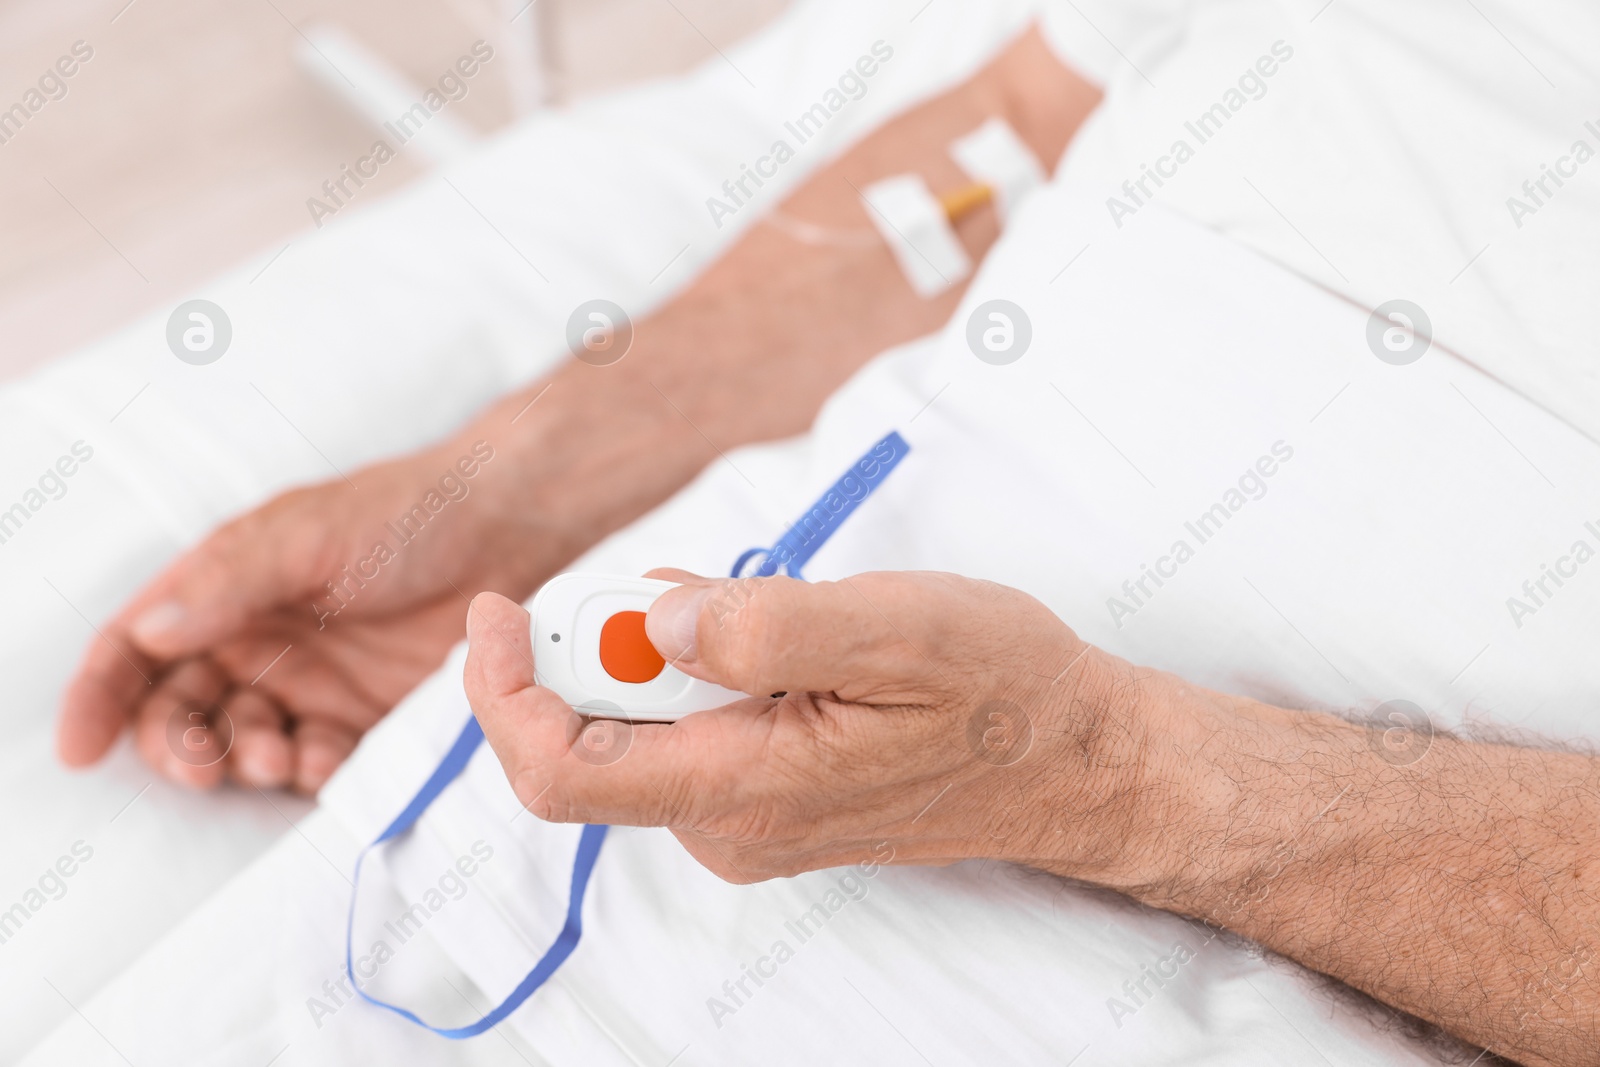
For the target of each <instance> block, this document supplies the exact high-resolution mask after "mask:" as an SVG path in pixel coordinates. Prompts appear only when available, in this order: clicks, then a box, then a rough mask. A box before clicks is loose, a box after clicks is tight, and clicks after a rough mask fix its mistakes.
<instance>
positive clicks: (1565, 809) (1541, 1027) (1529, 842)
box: [1062, 672, 1600, 1064]
mask: <svg viewBox="0 0 1600 1067" xmlns="http://www.w3.org/2000/svg"><path fill="white" fill-rule="evenodd" d="M1135 686H1136V688H1137V690H1138V692H1139V694H1140V695H1139V698H1138V699H1139V700H1140V701H1141V702H1144V701H1148V702H1150V703H1151V704H1152V705H1153V708H1152V711H1153V716H1152V723H1151V725H1152V727H1153V728H1154V734H1153V737H1152V741H1154V740H1155V738H1157V737H1159V738H1162V741H1161V742H1160V743H1153V744H1151V746H1150V751H1151V753H1152V754H1153V755H1154V757H1155V758H1154V759H1153V760H1152V763H1151V766H1150V767H1149V768H1148V774H1149V775H1150V778H1151V780H1152V781H1154V782H1157V783H1159V784H1160V788H1161V792H1160V798H1161V803H1159V804H1157V805H1154V806H1153V807H1152V806H1149V805H1141V808H1142V813H1135V812H1132V811H1130V812H1129V813H1128V814H1129V821H1128V824H1127V826H1128V829H1129V830H1131V831H1132V833H1131V835H1130V836H1131V837H1132V839H1133V840H1135V841H1137V842H1139V847H1138V848H1137V849H1136V850H1135V853H1136V854H1137V855H1139V856H1140V857H1142V859H1141V862H1140V864H1139V865H1138V866H1136V867H1134V868H1133V869H1129V870H1125V871H1123V872H1121V873H1120V877H1119V878H1118V879H1117V882H1118V883H1119V884H1118V886H1117V887H1118V888H1121V889H1123V890H1124V891H1126V892H1128V893H1130V894H1131V895H1133V896H1135V897H1137V898H1138V899H1140V900H1143V901H1144V902H1146V903H1148V904H1151V905H1154V906H1156V907H1160V908H1166V909H1169V910H1172V911H1178V912H1182V913H1184V914H1187V915H1193V916H1196V917H1198V918H1201V919H1205V920H1208V921H1210V922H1214V923H1217V924H1220V925H1223V926H1226V927H1228V928H1230V929H1233V930H1236V931H1238V932H1239V933H1242V934H1244V935H1246V936H1248V937H1251V938H1254V939H1255V940H1257V941H1259V942H1261V943H1262V944H1264V945H1266V946H1268V947H1270V948H1272V949H1274V950H1276V951H1278V952H1281V953H1282V954H1284V955H1286V956H1289V957H1291V958H1293V959H1296V960H1299V961H1300V962H1302V963H1304V964H1305V965H1307V966H1308V967H1313V968H1315V969H1316V970H1319V971H1323V972H1325V973H1327V974H1330V975H1333V976H1335V977H1337V978H1339V979H1341V980H1342V981H1344V982H1347V983H1349V984H1350V985H1352V986H1355V987H1356V988H1357V989H1361V990H1363V991H1365V992H1367V993H1370V994H1371V995H1372V996H1374V997H1377V998H1378V999H1380V1000H1383V1001H1385V1002H1387V1003H1389V1004H1393V1005H1395V1006H1396V1007H1400V1008H1403V1009H1405V1010H1406V1011H1409V1012H1411V1013H1413V1014H1415V1015H1418V1016H1421V1017H1422V1018H1425V1019H1428V1020H1430V1021H1432V1022H1435V1023H1437V1024H1438V1025H1440V1026H1441V1027H1443V1028H1444V1029H1446V1030H1448V1031H1450V1032H1452V1033H1455V1034H1458V1035H1460V1036H1462V1037H1465V1038H1467V1039H1468V1040H1471V1041H1473V1042H1475V1043H1477V1044H1480V1045H1483V1046H1485V1047H1487V1048H1489V1049H1491V1050H1492V1051H1493V1052H1495V1053H1496V1054H1498V1055H1500V1056H1504V1057H1506V1058H1509V1059H1513V1060H1517V1061H1519V1062H1525V1063H1530V1064H1531V1063H1541V1064H1542V1063H1549V1064H1579V1063H1583V1064H1594V1063H1600V883H1597V881H1596V879H1600V762H1597V761H1596V760H1595V759H1594V758H1593V757H1590V756H1586V755H1580V754H1577V753H1567V752H1550V751H1543V750H1539V749H1532V748H1521V747H1515V746H1511V745H1503V744H1482V743H1470V742H1466V741H1462V740H1458V739H1456V738H1452V737H1447V736H1443V735H1431V736H1430V735H1429V734H1428V733H1426V732H1411V731H1407V730H1406V729H1405V728H1402V727H1393V728H1392V730H1394V731H1398V732H1397V733H1390V732H1389V731H1385V730H1381V729H1380V730H1374V729H1371V728H1364V727H1362V726H1359V725H1354V724H1351V723H1347V722H1343V721H1341V720H1339V719H1335V718H1332V717H1330V716H1326V715H1318V714H1313V713H1309V712H1295V711H1285V710H1283V709H1281V708H1275V707H1270V706H1267V705H1263V704H1259V703H1255V702H1253V701H1247V700H1240V699H1234V698H1226V697H1222V696H1220V695H1218V694H1214V693H1208V692H1206V691H1204V690H1200V689H1198V688H1196V687H1193V686H1187V685H1184V684H1182V683H1181V682H1179V681H1178V680H1177V679H1174V678H1171V677H1170V676H1166V675H1158V674H1153V673H1144V672H1140V677H1139V680H1138V681H1137V682H1135ZM1386 734H1388V736H1386ZM1152 814H1154V815H1157V816H1158V817H1157V818H1154V819H1152V818H1151V817H1150V816H1151V815H1152ZM1062 873H1071V872H1070V871H1063V872H1062Z"/></svg>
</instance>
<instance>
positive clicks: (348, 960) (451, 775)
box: [344, 432, 911, 1040]
mask: <svg viewBox="0 0 1600 1067" xmlns="http://www.w3.org/2000/svg"><path fill="white" fill-rule="evenodd" d="M910 451H911V446H910V445H908V444H906V442H905V439H904V438H902V437H901V436H900V435H899V434H898V433H895V432H891V433H889V435H888V436H886V437H884V438H883V439H882V440H880V441H879V442H878V443H877V444H875V445H873V446H872V447H871V448H870V449H868V450H867V452H866V454H865V455H863V456H862V457H861V458H860V459H859V460H857V461H856V462H855V464H854V466H852V467H851V468H850V469H849V470H847V471H845V473H844V475H843V476H842V477H841V478H840V479H839V480H838V481H836V482H834V483H833V485H832V486H830V487H829V488H828V491H827V492H825V493H823V494H822V496H821V497H820V498H818V500H817V502H816V503H815V504H813V505H812V506H811V508H810V510H809V511H807V512H806V513H805V514H804V515H802V516H801V517H800V520H799V521H798V522H796V523H795V524H794V525H793V526H791V527H789V529H788V531H787V532H786V533H785V534H784V535H783V536H782V537H780V538H779V539H778V543H777V544H775V545H773V546H772V547H771V548H752V549H749V550H747V551H746V552H744V553H743V554H742V555H740V556H739V559H738V562H736V563H735V564H734V565H733V577H735V578H740V577H757V578H769V577H771V576H772V575H774V574H777V573H778V568H780V567H782V568H783V569H784V570H786V571H787V572H788V574H789V577H791V578H802V577H803V576H802V575H801V573H800V568H801V567H803V566H805V564H806V563H807V562H809V561H810V559H811V557H812V556H813V555H814V554H815V553H816V551H817V549H819V548H821V547H822V544H823V542H825V541H826V540H827V539H828V538H829V537H831V536H833V533H834V531H835V530H837V529H838V528H839V527H840V525H842V524H843V523H844V520H845V519H847V518H849V517H850V515H851V513H852V512H854V511H855V509H856V508H857V507H859V506H860V505H861V502H862V501H863V500H865V499H866V498H867V497H868V496H870V495H871V494H872V491H873V490H875V489H877V488H878V486H879V485H880V484H881V483H882V482H883V480H884V479H885V478H887V477H888V476H889V472H890V471H892V470H894V468H895V467H896V466H897V465H898V464H899V463H900V461H901V460H902V459H904V458H905V455H906V453H907V452H910ZM757 557H760V559H761V562H760V564H759V565H758V566H756V568H755V569H754V570H753V571H750V572H749V573H748V574H746V571H747V569H748V568H749V565H750V563H751V562H752V561H753V560H755V559H756V558H757ZM482 744H483V728H482V727H481V726H479V725H478V720H477V718H476V717H473V718H469V719H468V720H467V722H466V725H464V726H463V727H462V728H461V733H460V734H458V735H457V736H456V739H455V742H454V743H453V744H452V745H451V746H450V751H448V752H446V753H445V756H444V759H442V760H440V761H439V766H437V767H435V768H434V770H433V773H432V774H430V775H429V776H428V780H427V781H426V782H424V783H423V785H422V788H421V789H419V790H418V791H417V795H416V796H414V797H412V798H411V802H410V803H408V804H407V805H406V806H405V809H404V810H402V811H401V812H400V814H399V815H397V816H395V818H394V821H393V822H391V823H390V824H389V825H388V826H387V827H385V828H384V831H383V832H382V833H381V834H379V835H378V836H377V837H376V838H375V839H374V840H373V842H372V843H371V844H370V845H367V846H366V847H365V848H363V849H362V850H361V852H360V853H359V854H358V855H357V856H356V869H355V876H354V878H353V880H352V883H351V887H350V911H349V915H348V918H347V921H346V923H345V931H344V971H345V975H346V977H348V978H349V979H350V985H351V987H352V988H354V989H355V991H356V993H357V994H358V995H359V996H360V997H361V999H362V1000H365V1001H366V1002H367V1003H368V1004H373V1005H376V1006H377V1007H380V1008H383V1009H384V1010H385V1011H390V1012H393V1013H394V1014H396V1015H398V1016H400V1018H402V1019H405V1020H407V1021H408V1022H413V1023H416V1024H417V1025H418V1026H420V1027H422V1028H423V1029H424V1030H431V1031H432V1032H433V1033H436V1034H438V1035H439V1036H440V1037H448V1038H452V1039H454V1040H460V1039H462V1038H467V1037H476V1036H477V1035H478V1034H481V1033H483V1032H484V1031H485V1030H488V1029H490V1028H491V1027H493V1026H495V1025H496V1024H498V1023H499V1022H500V1021H501V1020H502V1019H504V1018H505V1017H506V1016H508V1015H510V1014H511V1013H512V1012H514V1011H516V1010H517V1009H518V1008H519V1007H521V1006H522V1003H523V1001H525V1000H527V999H528V998H529V997H531V996H532V995H533V994H534V991H535V990H537V989H538V988H539V987H540V986H542V985H544V984H545V982H547V981H549V980H550V976H551V975H553V974H555V973H556V970H557V969H558V968H559V967H560V966H561V965H562V964H563V963H565V962H566V961H567V957H568V956H571V955H572V953H573V950H574V949H576V948H577V947H578V941H579V940H580V939H581V938H582V937H583V898H584V895H585V894H586V893H587V892H588V889H589V878H590V875H592V874H593V873H594V865H595V862H596V861H597V860H599V858H600V846H601V845H603V844H604V843H605V839H606V831H607V830H609V829H610V827H608V826H585V827H584V828H583V833H582V835H581V836H580V837H579V838H578V852H577V855H576V856H575V857H574V859H573V861H572V884H571V887H570V888H569V889H568V891H567V919H566V922H565V923H564V924H563V925H562V927H561V932H560V933H558V934H557V935H556V939H555V941H554V942H553V943H552V944H551V945H550V947H549V948H548V949H546V950H545V954H544V955H543V956H541V957H540V958H539V961H538V962H537V963H535V964H534V965H533V969H532V970H531V971H529V972H528V974H527V976H526V977H525V978H523V979H522V981H521V982H519V983H517V987H516V988H515V989H513V990H512V991H511V992H510V994H508V995H507V996H506V998H505V999H504V1000H503V1001H501V1002H500V1004H499V1005H498V1006H497V1007H495V1008H494V1009H493V1010H491V1011H490V1012H489V1013H488V1014H487V1015H485V1016H484V1017H483V1018H481V1019H479V1020H478V1021H477V1022H474V1023H469V1024H467V1025H466V1026H452V1027H444V1026H433V1025H432V1024H430V1023H426V1022H424V1021H423V1020H421V1019H420V1018H418V1017H417V1016H416V1015H415V1014H414V1013H413V1012H411V1011H410V1010H408V1009H406V1008H402V1007H400V1006H399V1005H398V1004H390V1003H389V1002H387V1001H383V1000H379V999H378V998H377V997H374V996H372V995H371V994H369V993H368V992H367V991H366V990H364V989H362V988H361V985H360V983H359V982H357V981H356V974H355V964H354V950H353V948H352V944H353V942H354V940H355V926H356V899H357V893H358V890H359V888H360V886H361V865H362V864H363V863H364V862H365V861H366V858H367V854H368V853H370V852H371V851H372V850H373V849H375V848H378V847H379V846H381V845H384V844H386V843H387V842H389V841H392V840H393V839H395V838H397V837H400V836H401V835H403V834H405V833H407V832H409V831H410V830H411V828H412V827H413V826H415V825H416V823H417V820H418V819H420V818H421V817H422V813H423V812H425V811H427V810H428V807H429V806H430V805H431V804H432V803H433V802H434V801H435V800H436V799H438V797H439V794H440V793H442V792H444V791H445V789H446V788H447V787H448V786H449V785H450V783H452V782H454V781H455V780H456V779H457V778H459V777H460V776H461V772H462V771H464V770H466V769H467V764H468V763H469V762H471V760H472V756H473V754H474V753H475V752H477V751H478V749H479V748H480V747H481V746H482Z"/></svg>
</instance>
